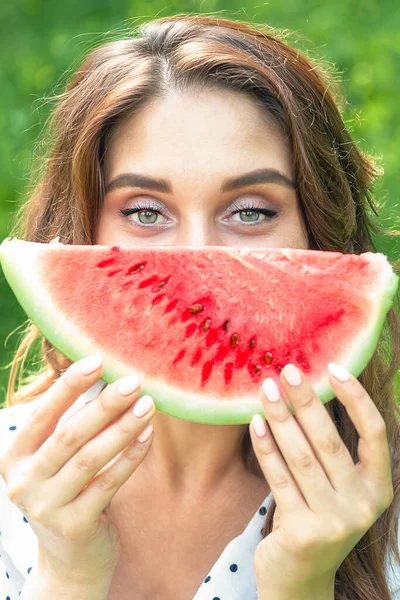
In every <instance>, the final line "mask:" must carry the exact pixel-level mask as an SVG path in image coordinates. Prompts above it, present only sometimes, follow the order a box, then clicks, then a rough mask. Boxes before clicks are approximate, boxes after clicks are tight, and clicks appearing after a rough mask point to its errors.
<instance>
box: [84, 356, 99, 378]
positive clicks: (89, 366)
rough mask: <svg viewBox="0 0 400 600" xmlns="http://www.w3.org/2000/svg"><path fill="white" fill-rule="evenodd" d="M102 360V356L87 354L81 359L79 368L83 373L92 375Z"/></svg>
mask: <svg viewBox="0 0 400 600" xmlns="http://www.w3.org/2000/svg"><path fill="white" fill-rule="evenodd" d="M102 362H103V361H102V358H101V356H87V357H86V358H82V360H80V361H79V363H78V368H79V370H80V372H81V373H82V375H90V374H91V373H93V372H94V371H96V369H98V368H99V367H100V366H101V363H102Z"/></svg>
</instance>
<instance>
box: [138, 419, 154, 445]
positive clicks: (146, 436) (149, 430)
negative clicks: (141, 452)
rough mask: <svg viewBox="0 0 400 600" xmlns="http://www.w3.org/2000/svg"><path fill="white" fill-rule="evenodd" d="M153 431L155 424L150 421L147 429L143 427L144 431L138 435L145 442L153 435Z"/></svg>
mask: <svg viewBox="0 0 400 600" xmlns="http://www.w3.org/2000/svg"><path fill="white" fill-rule="evenodd" d="M152 431H153V425H152V424H151V423H149V424H148V425H147V427H146V429H143V431H142V433H141V434H140V435H139V436H138V441H139V442H145V441H146V440H147V439H149V437H150V436H151V434H152Z"/></svg>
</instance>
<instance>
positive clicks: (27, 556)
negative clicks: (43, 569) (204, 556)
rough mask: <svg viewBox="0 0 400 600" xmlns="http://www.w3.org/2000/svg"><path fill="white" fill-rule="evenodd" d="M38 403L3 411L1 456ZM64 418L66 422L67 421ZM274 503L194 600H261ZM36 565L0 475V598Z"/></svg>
mask: <svg viewBox="0 0 400 600" xmlns="http://www.w3.org/2000/svg"><path fill="white" fill-rule="evenodd" d="M104 385H105V384H104V382H102V381H98V382H96V383H95V384H94V386H92V388H90V389H89V390H88V391H87V392H86V394H83V395H82V396H80V397H79V398H78V400H77V401H76V402H75V403H74V404H73V405H72V406H71V407H70V408H69V409H68V411H67V412H68V416H69V415H70V414H73V412H75V411H76V410H78V409H79V408H80V407H81V406H83V405H84V404H86V403H87V402H90V401H91V400H92V399H94V398H95V397H96V396H98V394H99V393H100V391H101V389H102V387H104ZM36 405H37V402H36V401H33V402H29V403H27V404H20V405H16V406H13V407H6V408H3V409H0V454H1V453H2V452H4V450H5V449H6V448H7V446H8V445H9V444H10V443H11V442H12V440H13V439H14V437H15V432H16V431H18V428H20V427H21V426H22V424H23V423H24V422H25V421H26V420H27V419H28V418H29V415H30V413H31V412H32V411H33V410H34V408H35V407H36ZM66 415H67V413H65V415H64V418H67V417H66ZM60 421H61V420H60ZM59 423H60V422H59ZM271 501H272V494H269V495H268V496H267V497H266V498H265V500H264V501H263V502H262V504H261V506H260V507H259V508H258V509H257V511H256V513H255V515H254V516H253V518H252V519H251V520H250V522H249V523H248V525H247V526H246V528H245V529H244V531H243V532H242V533H241V534H240V535H239V536H237V537H236V538H234V539H233V540H231V541H230V542H229V543H228V544H227V546H226V547H225V549H224V550H223V552H222V553H221V555H220V556H219V558H218V560H217V561H216V563H215V564H214V566H213V567H212V568H211V569H210V571H209V573H205V574H204V579H203V581H202V583H201V584H200V587H199V588H198V590H197V592H196V594H195V596H194V597H193V599H192V600H257V584H256V577H255V573H254V566H253V561H254V553H255V551H256V548H257V546H258V544H259V543H260V542H261V540H262V536H263V527H264V524H265V516H266V514H267V510H268V506H269V504H270V502H271ZM227 506H229V503H227ZM399 531H400V526H399ZM36 562H37V538H36V535H35V534H34V532H33V530H32V528H31V526H30V524H29V521H28V519H27V518H26V517H25V516H24V515H23V514H22V513H21V511H20V510H19V509H18V508H17V506H16V505H14V504H13V503H12V502H11V500H10V499H9V498H8V495H7V489H6V485H5V481H4V479H3V478H2V477H1V476H0V600H16V599H17V598H18V597H19V596H20V595H21V592H22V589H23V587H24V584H25V583H26V581H27V579H28V577H29V576H30V574H31V573H32V572H33V571H34V569H35V564H36ZM387 569H388V570H387V574H388V583H389V587H390V589H391V592H392V598H393V600H400V565H395V566H394V567H393V569H390V571H389V566H388V567H387Z"/></svg>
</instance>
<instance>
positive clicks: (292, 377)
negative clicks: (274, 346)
mask: <svg viewBox="0 0 400 600" xmlns="http://www.w3.org/2000/svg"><path fill="white" fill-rule="evenodd" d="M283 375H284V377H285V379H286V381H287V382H288V384H289V385H292V386H297V385H300V384H301V383H302V381H303V380H302V378H301V373H300V371H299V369H298V368H297V367H295V366H294V365H292V364H291V363H289V364H288V365H285V367H284V369H283Z"/></svg>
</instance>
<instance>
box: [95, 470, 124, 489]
mask: <svg viewBox="0 0 400 600" xmlns="http://www.w3.org/2000/svg"><path fill="white" fill-rule="evenodd" d="M96 485H98V487H99V488H100V489H101V490H103V491H106V492H110V491H113V490H114V489H115V488H117V487H118V485H119V484H118V482H117V481H116V478H115V475H113V473H112V472H111V471H110V470H107V471H103V473H102V474H101V475H100V476H99V477H97V478H96Z"/></svg>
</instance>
